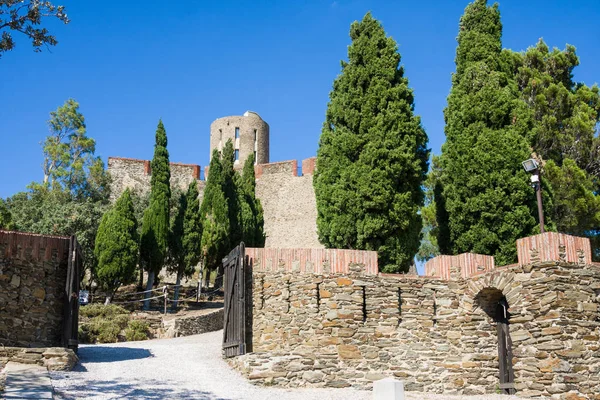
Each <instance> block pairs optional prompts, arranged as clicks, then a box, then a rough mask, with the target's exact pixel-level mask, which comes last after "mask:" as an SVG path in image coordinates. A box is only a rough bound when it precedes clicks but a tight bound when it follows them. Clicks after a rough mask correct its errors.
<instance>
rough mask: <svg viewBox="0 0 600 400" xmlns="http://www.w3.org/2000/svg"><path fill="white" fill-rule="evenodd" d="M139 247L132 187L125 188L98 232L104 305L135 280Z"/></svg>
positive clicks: (98, 252) (102, 221) (106, 214)
mask: <svg viewBox="0 0 600 400" xmlns="http://www.w3.org/2000/svg"><path fill="white" fill-rule="evenodd" d="M138 246H139V244H138V233H137V221H136V219H135V215H134V210H133V202H132V200H131V195H130V193H129V189H125V191H124V192H123V194H121V197H119V199H118V200H117V202H116V203H115V205H114V207H113V208H111V209H110V210H109V211H107V212H106V213H105V214H104V215H103V216H102V220H101V222H100V226H99V227H98V234H97V235H96V245H95V249H94V253H95V255H96V257H97V259H98V267H97V269H96V276H97V279H98V282H99V283H100V285H101V286H102V288H103V289H105V290H106V291H107V293H108V294H107V296H106V303H105V304H108V303H110V301H111V300H112V297H113V296H114V294H115V292H116V291H117V289H119V287H120V286H121V285H122V284H126V283H129V282H131V281H132V280H133V279H134V276H135V267H136V264H137V260H138Z"/></svg>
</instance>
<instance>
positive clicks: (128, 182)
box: [108, 157, 205, 201]
mask: <svg viewBox="0 0 600 400" xmlns="http://www.w3.org/2000/svg"><path fill="white" fill-rule="evenodd" d="M108 172H109V173H110V175H111V178H112V181H111V187H110V189H111V201H116V199H118V198H119V196H120V195H121V193H123V191H124V190H125V189H126V188H129V189H130V190H132V191H134V192H136V193H138V194H144V193H147V192H148V191H149V190H150V177H151V174H152V169H151V167H150V161H149V160H136V159H134V158H123V157H108ZM192 180H196V181H197V182H198V186H199V188H200V189H203V188H204V184H205V182H204V181H203V180H200V166H199V165H196V164H182V163H171V189H176V188H177V189H180V190H182V191H186V190H187V188H188V186H189V185H190V183H192Z"/></svg>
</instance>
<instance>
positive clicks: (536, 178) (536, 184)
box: [522, 158, 544, 233]
mask: <svg viewBox="0 0 600 400" xmlns="http://www.w3.org/2000/svg"><path fill="white" fill-rule="evenodd" d="M522 164H523V169H525V171H526V172H529V173H531V178H530V179H531V186H533V188H535V193H536V197H537V206H538V216H539V219H540V232H541V233H544V209H543V208H542V186H541V182H540V168H539V166H538V163H537V161H535V160H534V159H533V158H530V159H529V160H525V161H523V162H522Z"/></svg>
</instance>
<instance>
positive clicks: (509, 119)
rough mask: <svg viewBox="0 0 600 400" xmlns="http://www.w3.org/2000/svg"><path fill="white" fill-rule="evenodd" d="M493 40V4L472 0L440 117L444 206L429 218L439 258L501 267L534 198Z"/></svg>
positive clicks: (509, 84)
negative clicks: (492, 261) (472, 258)
mask: <svg viewBox="0 0 600 400" xmlns="http://www.w3.org/2000/svg"><path fill="white" fill-rule="evenodd" d="M501 36H502V25H501V23H500V12H499V10H498V6H497V4H495V5H493V6H488V5H487V2H486V0H476V1H475V2H473V3H471V4H469V5H468V6H467V7H466V9H465V13H464V14H463V16H462V17H461V20H460V29H459V33H458V39H457V40H458V47H457V50H456V73H454V74H453V76H452V89H451V91H450V95H449V96H448V106H447V107H446V109H445V110H444V116H445V120H446V127H445V133H446V143H445V144H444V145H443V146H442V156H441V160H440V161H441V169H442V171H441V177H440V182H441V185H442V186H443V190H442V191H441V193H440V196H438V199H436V205H437V207H444V209H443V210H440V211H439V212H438V213H437V215H438V216H442V218H443V219H442V220H438V221H437V223H438V224H439V226H440V228H439V229H438V244H439V246H440V250H441V251H442V253H445V254H458V253H462V252H475V253H482V254H490V255H494V256H495V257H496V262H497V263H498V264H499V265H504V264H508V263H512V262H514V261H516V247H515V241H516V240H517V239H519V238H521V237H524V236H527V235H530V234H532V233H534V232H535V231H536V229H537V223H536V218H535V216H534V215H536V213H535V210H536V205H535V195H534V192H533V189H532V188H531V187H530V185H529V177H528V176H527V174H526V173H525V172H524V171H523V169H522V167H521V162H522V161H524V160H526V159H528V158H530V153H531V151H530V146H529V143H528V140H527V133H528V132H529V130H530V128H531V124H530V121H529V119H528V118H527V110H526V107H525V106H524V105H523V104H522V103H521V102H519V100H518V99H519V92H518V87H517V85H516V84H515V82H514V80H512V79H511V78H512V77H511V76H510V74H508V73H507V72H506V71H505V69H504V66H503V60H504V58H503V56H502V55H501V53H502V52H501ZM548 222H550V221H548ZM446 235H447V236H446Z"/></svg>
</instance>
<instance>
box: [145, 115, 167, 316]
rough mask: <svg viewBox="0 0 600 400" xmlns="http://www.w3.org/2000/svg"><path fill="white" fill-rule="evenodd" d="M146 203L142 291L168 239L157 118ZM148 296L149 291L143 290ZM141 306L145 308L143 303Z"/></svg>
mask: <svg viewBox="0 0 600 400" xmlns="http://www.w3.org/2000/svg"><path fill="white" fill-rule="evenodd" d="M150 168H151V170H152V171H151V173H152V176H151V178H150V202H149V205H148V208H146V210H145V211H144V219H143V223H142V237H141V242H140V246H141V247H140V260H141V261H142V264H143V266H144V268H145V269H146V271H148V283H147V285H146V290H150V289H152V285H153V284H154V278H155V276H156V275H157V274H158V273H159V272H160V270H161V269H162V268H163V266H164V264H165V257H166V256H167V248H168V245H169V243H168V241H169V228H170V225H169V222H170V220H169V215H170V214H169V201H170V199H171V186H170V180H171V169H170V165H169V151H168V150H167V132H166V131H165V126H164V125H163V123H162V120H159V121H158V126H157V128H156V135H155V145H154V157H153V158H152V162H151V163H150ZM146 297H147V298H149V297H150V293H146ZM144 307H145V308H148V307H149V303H146V304H145V306H144Z"/></svg>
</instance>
